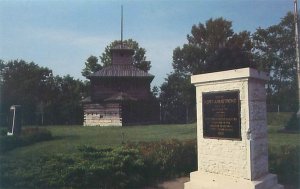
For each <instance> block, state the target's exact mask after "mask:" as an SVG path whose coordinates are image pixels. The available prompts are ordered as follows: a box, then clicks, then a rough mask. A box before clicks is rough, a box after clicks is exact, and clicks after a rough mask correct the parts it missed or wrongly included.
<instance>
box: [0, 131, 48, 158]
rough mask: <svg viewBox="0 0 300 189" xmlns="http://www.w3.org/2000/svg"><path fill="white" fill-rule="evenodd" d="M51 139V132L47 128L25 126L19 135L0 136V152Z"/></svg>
mask: <svg viewBox="0 0 300 189" xmlns="http://www.w3.org/2000/svg"><path fill="white" fill-rule="evenodd" d="M51 139H52V134H51V132H50V131H49V130H47V129H41V128H25V129H23V130H22V133H21V135H20V136H17V135H13V136H0V152H6V151H9V150H12V149H14V148H17V147H22V146H27V145H30V144H33V143H36V142H41V141H46V140H51Z"/></svg>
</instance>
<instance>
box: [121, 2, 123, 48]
mask: <svg viewBox="0 0 300 189" xmlns="http://www.w3.org/2000/svg"><path fill="white" fill-rule="evenodd" d="M121 46H122V48H123V5H122V6H121Z"/></svg>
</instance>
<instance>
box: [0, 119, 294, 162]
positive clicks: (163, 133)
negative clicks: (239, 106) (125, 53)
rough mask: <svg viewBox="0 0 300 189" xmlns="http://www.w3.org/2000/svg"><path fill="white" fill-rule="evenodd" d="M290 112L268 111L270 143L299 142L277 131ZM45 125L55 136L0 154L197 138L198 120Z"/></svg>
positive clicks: (29, 154)
mask: <svg viewBox="0 0 300 189" xmlns="http://www.w3.org/2000/svg"><path fill="white" fill-rule="evenodd" d="M290 116H291V114H290V113H280V114H277V113H269V114H268V120H269V121H268V127H269V145H270V147H279V146H282V145H289V146H293V145H298V144H300V134H287V133H280V132H278V130H279V129H281V128H282V126H283V125H284V124H285V122H286V121H287V120H288V119H289V117H290ZM44 128H47V129H48V130H50V131H51V133H52V135H53V136H54V140H51V141H45V142H40V143H36V144H33V145H30V146H26V147H21V148H17V149H14V150H12V151H9V152H7V153H5V154H2V155H1V156H2V157H3V156H9V157H11V158H13V157H16V158H22V157H32V156H39V155H45V154H56V153H73V152H75V151H76V149H77V148H78V146H82V145H90V146H95V147H109V146H117V145H121V144H122V143H123V142H138V141H158V140H166V139H178V140H187V139H194V138H196V124H187V125H149V126H131V127H83V126H48V127H47V126H46V127H45V126H44Z"/></svg>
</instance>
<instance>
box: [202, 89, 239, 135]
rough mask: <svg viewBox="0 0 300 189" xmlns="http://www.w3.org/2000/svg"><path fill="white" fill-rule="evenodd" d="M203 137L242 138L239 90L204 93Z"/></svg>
mask: <svg viewBox="0 0 300 189" xmlns="http://www.w3.org/2000/svg"><path fill="white" fill-rule="evenodd" d="M202 111H203V137H204V138H218V139H235V140H241V123H240V120H241V119H240V95H239V91H223V92H212V93H203V94H202Z"/></svg>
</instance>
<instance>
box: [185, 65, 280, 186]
mask: <svg viewBox="0 0 300 189" xmlns="http://www.w3.org/2000/svg"><path fill="white" fill-rule="evenodd" d="M267 80H268V76H267V75H266V74H265V73H264V72H259V71H257V70H254V69H251V68H243V69H237V70H229V71H222V72H214V73H208V74H200V75H195V76H192V78H191V82H192V83H193V84H194V85H195V86H196V98H197V100H196V101H197V148H198V171H196V172H193V173H191V178H190V182H187V183H185V189H242V188H243V189H283V186H281V185H279V184H278V183H277V176H276V175H274V174H270V173H269V172H268V139H267V115H266V91H265V83H266V81H267Z"/></svg>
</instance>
